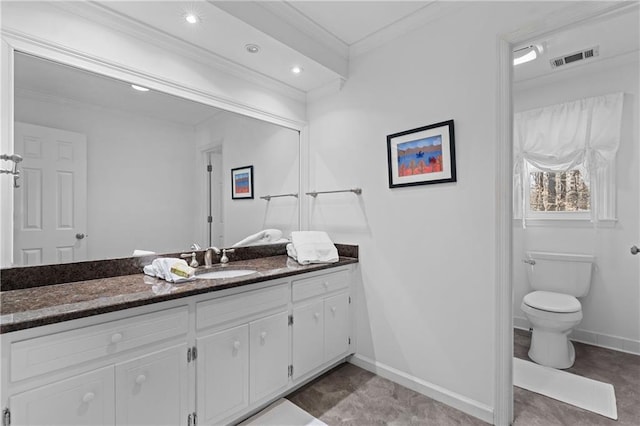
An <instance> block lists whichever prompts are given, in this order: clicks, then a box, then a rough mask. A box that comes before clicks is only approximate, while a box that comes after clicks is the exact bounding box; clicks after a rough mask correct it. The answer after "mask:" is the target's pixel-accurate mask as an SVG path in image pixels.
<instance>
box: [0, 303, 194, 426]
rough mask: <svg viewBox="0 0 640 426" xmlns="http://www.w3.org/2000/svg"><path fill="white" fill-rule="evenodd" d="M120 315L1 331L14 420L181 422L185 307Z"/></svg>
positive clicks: (184, 408)
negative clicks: (7, 332)
mask: <svg viewBox="0 0 640 426" xmlns="http://www.w3.org/2000/svg"><path fill="white" fill-rule="evenodd" d="M118 316H119V315H115V316H114V315H113V314H108V316H107V317H108V318H109V319H110V320H107V321H104V320H103V321H104V322H100V318H99V317H90V318H84V319H82V320H77V321H70V322H68V323H59V324H54V325H52V326H47V327H40V328H35V329H29V330H25V331H24V332H20V333H15V334H9V335H3V371H8V372H9V374H8V376H9V377H7V378H3V391H4V389H6V388H7V387H11V389H12V391H10V392H8V393H9V394H10V395H11V396H10V397H9V398H8V405H9V407H10V409H11V411H10V412H11V424H12V425H25V426H31V425H34V426H35V425H64V426H69V425H78V426H85V425H114V424H118V425H176V424H181V423H184V422H183V421H182V419H186V416H187V415H188V411H189V406H188V404H187V398H188V393H187V392H186V391H187V385H188V375H187V362H186V358H185V356H184V355H185V353H186V348H187V332H188V310H187V307H186V306H182V307H173V308H169V309H165V310H162V311H159V312H152V313H145V314H142V315H135V316H130V317H128V318H121V319H115V320H112V318H115V317H118ZM48 330H49V331H50V332H47V331H48ZM7 353H8V356H7ZM7 358H8V360H7ZM9 360H10V362H7V361H9ZM5 379H6V380H5ZM9 383H10V385H9ZM3 397H4V392H3Z"/></svg>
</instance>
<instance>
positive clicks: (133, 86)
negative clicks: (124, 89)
mask: <svg viewBox="0 0 640 426" xmlns="http://www.w3.org/2000/svg"><path fill="white" fill-rule="evenodd" d="M131 87H132V88H133V89H136V90H137V91H139V92H148V91H149V89H147V88H146V87H142V86H138V85H137V84H132V85H131Z"/></svg>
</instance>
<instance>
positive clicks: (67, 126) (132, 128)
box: [15, 97, 197, 259]
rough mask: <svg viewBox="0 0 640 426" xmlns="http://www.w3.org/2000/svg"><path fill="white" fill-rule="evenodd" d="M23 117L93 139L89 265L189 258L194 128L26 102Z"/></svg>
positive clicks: (19, 105) (21, 105) (19, 102)
mask: <svg viewBox="0 0 640 426" xmlns="http://www.w3.org/2000/svg"><path fill="white" fill-rule="evenodd" d="M15 118H16V120H17V121H22V122H26V123H31V124H37V125H40V126H47V127H53V128H57V129H63V130H68V131H72V132H78V133H83V134H85V135H86V136H87V188H88V194H87V217H88V220H87V225H88V229H87V230H86V232H85V233H86V234H87V235H88V237H87V248H88V250H87V257H88V259H105V258H114V257H123V256H130V255H131V254H132V252H133V250H135V249H143V250H153V251H156V252H159V253H168V252H174V251H180V250H185V251H186V250H187V249H188V248H189V247H190V245H191V244H192V243H193V242H194V241H196V239H195V238H196V235H195V234H196V233H195V230H196V224H195V220H196V213H195V212H194V210H195V209H194V207H195V206H196V197H197V192H196V191H195V190H194V188H195V183H196V182H195V179H196V172H195V168H194V167H193V165H194V163H195V149H194V147H195V133H194V130H193V128H190V127H187V126H183V125H179V124H174V123H170V122H167V121H161V120H155V119H151V118H145V117H142V116H132V115H131V114H130V113H126V112H119V111H116V110H107V109H104V108H99V107H93V106H89V105H84V106H82V105H78V106H72V105H63V104H60V103H51V102H45V101H39V100H35V99H32V98H21V97H16V104H15Z"/></svg>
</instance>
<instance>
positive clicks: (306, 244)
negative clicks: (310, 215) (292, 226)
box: [291, 231, 339, 265]
mask: <svg viewBox="0 0 640 426" xmlns="http://www.w3.org/2000/svg"><path fill="white" fill-rule="evenodd" d="M291 242H292V244H293V248H294V249H295V253H296V256H297V260H298V263H299V264H301V265H308V264H310V263H335V262H337V261H338V260H339V257H338V249H337V248H336V246H335V245H334V244H333V241H331V238H329V235H327V233H326V232H323V231H294V232H292V233H291Z"/></svg>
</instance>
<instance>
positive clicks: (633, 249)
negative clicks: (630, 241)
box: [631, 246, 640, 254]
mask: <svg viewBox="0 0 640 426" xmlns="http://www.w3.org/2000/svg"><path fill="white" fill-rule="evenodd" d="M638 253H640V249H639V248H638V246H633V247H631V254H638Z"/></svg>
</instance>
